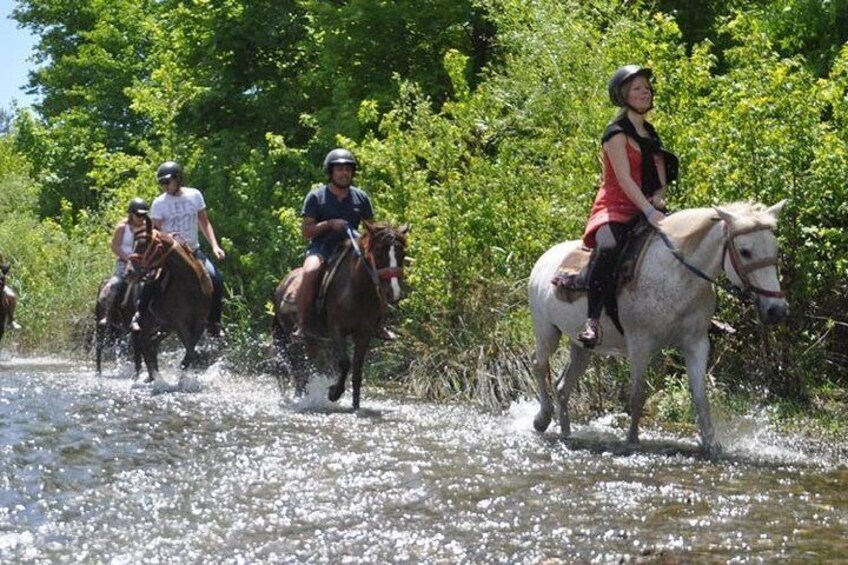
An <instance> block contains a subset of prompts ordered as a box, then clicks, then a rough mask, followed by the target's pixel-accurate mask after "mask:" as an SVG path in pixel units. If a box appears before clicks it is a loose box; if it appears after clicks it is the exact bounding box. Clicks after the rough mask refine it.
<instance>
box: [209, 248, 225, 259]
mask: <svg viewBox="0 0 848 565" xmlns="http://www.w3.org/2000/svg"><path fill="white" fill-rule="evenodd" d="M212 253H214V254H215V258H216V259H219V260H220V259H223V258H224V257H226V256H227V254H226V253H224V250H223V249H221V246H220V245H216V246H215V247H213V248H212Z"/></svg>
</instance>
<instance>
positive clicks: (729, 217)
mask: <svg viewBox="0 0 848 565" xmlns="http://www.w3.org/2000/svg"><path fill="white" fill-rule="evenodd" d="M713 210H715V211H716V213H717V214H718V217H719V218H721V219H722V220H724V223H726V224H728V225H731V224H733V222H734V221H735V220H736V216H734V215H733V214H731V213H730V212H728V211H727V210H723V209H721V208H719V207H718V206H713Z"/></svg>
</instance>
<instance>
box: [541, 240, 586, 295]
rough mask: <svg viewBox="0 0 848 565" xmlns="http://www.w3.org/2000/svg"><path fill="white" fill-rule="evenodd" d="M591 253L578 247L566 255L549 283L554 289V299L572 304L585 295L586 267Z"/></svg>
mask: <svg viewBox="0 0 848 565" xmlns="http://www.w3.org/2000/svg"><path fill="white" fill-rule="evenodd" d="M590 257H591V251H590V250H589V249H588V248H586V247H582V246H581V247H578V248H577V249H575V250H573V251H572V252H571V253H569V254H568V255H566V256H565V257H564V258H563V260H562V263H560V265H559V267H558V268H557V272H556V275H555V276H554V278H553V279H552V280H551V283H552V284H553V285H554V286H555V287H556V290H555V291H554V293H555V294H556V297H557V298H559V299H560V300H562V301H564V302H574V301H575V300H577V299H578V298H580V297H581V296H582V295H584V294H585V293H586V276H585V275H586V266H587V265H588V264H589V258H590Z"/></svg>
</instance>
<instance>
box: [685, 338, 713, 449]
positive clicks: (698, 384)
mask: <svg viewBox="0 0 848 565" xmlns="http://www.w3.org/2000/svg"><path fill="white" fill-rule="evenodd" d="M681 349H682V350H683V356H684V358H685V359H686V373H687V374H688V375H689V389H690V391H691V393H692V402H693V403H694V404H695V412H696V413H697V414H698V424H699V426H700V428H701V445H702V446H703V449H704V454H705V455H706V456H707V457H709V458H715V457H718V456H719V455H721V451H722V448H721V444H720V443H719V442H717V441H716V439H715V429H713V422H712V418H711V417H710V400H709V398H708V397H707V391H706V386H705V382H704V381H705V375H706V372H707V360H708V358H709V355H710V340H709V338H708V337H707V334H706V333H704V335H703V336H701V337H698V338H697V339H695V340H693V341H691V342H690V343H686V344H684V345H683V346H682V347H681Z"/></svg>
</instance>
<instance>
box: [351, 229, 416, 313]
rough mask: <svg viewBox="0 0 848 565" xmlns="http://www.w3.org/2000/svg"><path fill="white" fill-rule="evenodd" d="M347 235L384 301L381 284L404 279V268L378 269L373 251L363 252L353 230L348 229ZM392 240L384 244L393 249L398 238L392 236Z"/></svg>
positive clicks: (378, 294)
mask: <svg viewBox="0 0 848 565" xmlns="http://www.w3.org/2000/svg"><path fill="white" fill-rule="evenodd" d="M347 235H348V237H349V238H350V241H351V246H352V247H353V251H354V253H355V254H356V256H357V257H359V258H360V259H361V260H362V262H363V264H364V265H365V269H366V271H368V276H369V277H370V278H371V282H372V283H374V289H375V290H376V292H377V296H378V297H379V298H380V300H381V301H382V300H383V295H382V293H381V292H380V282H387V281H390V280H392V279H398V280H402V279H403V267H402V266H397V267H383V268H379V269H378V268H377V261H376V259H375V258H374V253H373V251H372V250H371V249H369V250H368V251H367V252H366V253H363V252H362V249H360V247H359V242H358V241H357V238H356V234H355V233H354V231H353V229H352V228H350V227H348V228H347ZM390 235H391V237H392V240H391V241H389V242H384V243H383V244H384V245H386V246H388V247H391V246H393V245H395V244H396V243H397V237H395V236H394V235H392V234H390Z"/></svg>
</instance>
